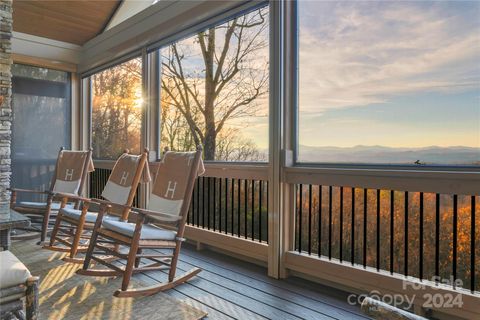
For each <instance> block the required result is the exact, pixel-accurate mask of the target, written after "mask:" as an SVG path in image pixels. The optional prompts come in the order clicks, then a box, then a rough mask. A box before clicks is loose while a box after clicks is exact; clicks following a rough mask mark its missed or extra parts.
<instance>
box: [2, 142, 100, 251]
mask: <svg viewBox="0 0 480 320" xmlns="http://www.w3.org/2000/svg"><path fill="white" fill-rule="evenodd" d="M93 170H94V168H93V162H92V151H91V150H89V151H70V150H64V148H63V147H62V148H60V151H59V153H58V157H57V162H56V164H55V170H54V173H53V176H52V181H51V183H50V189H49V190H47V191H40V190H26V189H17V188H11V189H9V190H10V191H11V198H10V208H11V209H13V210H15V211H17V212H19V213H22V214H24V215H27V216H30V217H32V219H38V218H41V219H42V224H41V227H40V228H36V227H30V228H29V229H27V231H33V232H40V242H39V244H42V243H44V242H45V238H46V236H47V232H48V227H49V222H50V218H51V217H52V216H53V215H54V214H56V213H57V212H58V210H59V209H60V207H61V203H60V201H58V200H59V198H58V197H57V196H56V194H57V193H59V192H60V193H65V194H71V195H78V194H80V193H81V192H82V188H83V185H84V183H85V179H86V178H87V174H88V172H92V171H93ZM18 193H29V194H39V195H44V196H46V197H47V201H46V202H31V201H17V194H18ZM73 202H74V205H68V207H70V208H78V205H79V203H78V201H73ZM63 206H67V204H66V202H65V203H64V204H63ZM37 236H38V234H33V236H32V233H31V232H28V233H26V234H22V235H18V236H13V237H12V239H14V240H21V239H24V240H26V239H32V238H35V237H37Z"/></svg>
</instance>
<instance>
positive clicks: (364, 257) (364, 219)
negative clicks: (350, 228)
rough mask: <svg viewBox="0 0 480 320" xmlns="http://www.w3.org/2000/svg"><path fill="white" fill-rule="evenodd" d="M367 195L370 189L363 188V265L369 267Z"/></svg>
mask: <svg viewBox="0 0 480 320" xmlns="http://www.w3.org/2000/svg"><path fill="white" fill-rule="evenodd" d="M367 197H368V189H363V267H364V268H366V267H367V210H368V208H367Z"/></svg>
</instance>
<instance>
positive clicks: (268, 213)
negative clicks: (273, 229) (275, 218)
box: [267, 181, 270, 244]
mask: <svg viewBox="0 0 480 320" xmlns="http://www.w3.org/2000/svg"><path fill="white" fill-rule="evenodd" d="M269 192H270V184H269V182H268V181H267V244H268V242H269V239H268V238H269V235H270V234H269V233H268V232H269V231H268V228H270V226H269V222H270V218H269V215H270V211H269V206H270V197H269Z"/></svg>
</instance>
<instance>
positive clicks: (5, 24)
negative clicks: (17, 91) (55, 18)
mask: <svg viewBox="0 0 480 320" xmlns="http://www.w3.org/2000/svg"><path fill="white" fill-rule="evenodd" d="M0 19H1V20H0V213H1V212H4V211H5V210H6V209H8V207H9V202H10V193H9V192H8V191H7V188H8V187H9V186H10V175H11V167H10V164H11V160H10V144H11V140H12V130H11V124H12V106H11V98H12V74H11V71H10V68H11V65H12V54H11V48H12V44H11V38H12V0H0Z"/></svg>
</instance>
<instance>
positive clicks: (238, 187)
mask: <svg viewBox="0 0 480 320" xmlns="http://www.w3.org/2000/svg"><path fill="white" fill-rule="evenodd" d="M237 189H238V190H237V191H238V194H237V223H238V225H237V236H238V237H240V211H241V208H240V207H241V203H240V190H241V189H242V182H241V180H240V179H238V180H237Z"/></svg>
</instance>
